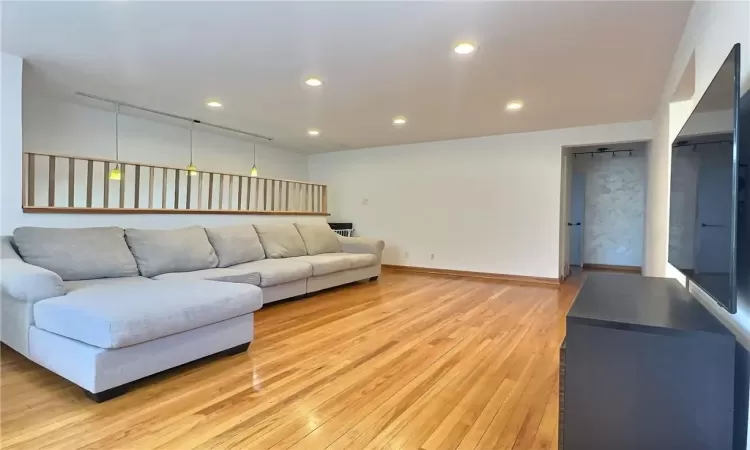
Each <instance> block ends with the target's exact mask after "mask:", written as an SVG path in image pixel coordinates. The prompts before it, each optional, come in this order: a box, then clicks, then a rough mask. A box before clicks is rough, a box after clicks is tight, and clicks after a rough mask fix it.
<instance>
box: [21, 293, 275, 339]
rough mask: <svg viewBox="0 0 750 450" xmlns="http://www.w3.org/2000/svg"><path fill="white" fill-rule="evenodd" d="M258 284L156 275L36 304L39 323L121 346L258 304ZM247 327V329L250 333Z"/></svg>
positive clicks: (253, 308) (196, 325)
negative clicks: (170, 278)
mask: <svg viewBox="0 0 750 450" xmlns="http://www.w3.org/2000/svg"><path fill="white" fill-rule="evenodd" d="M262 303H263V301H262V291H261V290H260V288H258V287H256V286H250V285H246V284H237V283H219V282H215V281H202V280H198V281H189V282H186V281H154V282H150V283H144V284H122V285H118V286H116V287H113V286H92V287H88V288H84V289H79V290H75V291H73V292H71V293H69V294H67V295H63V296H61V297H55V298H51V299H47V300H43V301H40V302H37V303H36V304H34V321H35V325H36V327H37V328H40V329H43V330H46V331H49V332H50V333H55V334H59V335H61V336H65V337H67V338H70V339H75V340H78V341H81V342H84V343H86V344H89V345H93V346H95V347H99V348H120V347H127V346H129V345H135V344H140V343H142V342H147V341H152V340H154V339H158V338H161V337H164V336H169V335H172V334H177V333H181V332H183V331H188V330H193V329H196V328H200V327H203V326H206V325H210V324H213V323H217V322H221V321H223V320H227V319H231V318H233V317H238V316H241V315H244V314H248V313H251V312H253V311H256V310H258V309H260V307H261V306H262ZM249 332H250V330H248V333H249Z"/></svg>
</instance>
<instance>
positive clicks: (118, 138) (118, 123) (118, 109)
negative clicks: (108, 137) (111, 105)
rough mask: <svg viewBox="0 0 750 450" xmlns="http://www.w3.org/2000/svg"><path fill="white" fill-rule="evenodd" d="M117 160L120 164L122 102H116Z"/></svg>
mask: <svg viewBox="0 0 750 450" xmlns="http://www.w3.org/2000/svg"><path fill="white" fill-rule="evenodd" d="M115 160H117V164H118V165H119V164H120V104H119V103H115Z"/></svg>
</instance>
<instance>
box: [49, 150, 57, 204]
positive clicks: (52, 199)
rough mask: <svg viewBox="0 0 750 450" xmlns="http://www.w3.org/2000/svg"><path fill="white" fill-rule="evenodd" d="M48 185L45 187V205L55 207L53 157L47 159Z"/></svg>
mask: <svg viewBox="0 0 750 450" xmlns="http://www.w3.org/2000/svg"><path fill="white" fill-rule="evenodd" d="M48 183H49V185H48V186H47V205H48V206H55V157H54V156H50V157H49V180H48Z"/></svg>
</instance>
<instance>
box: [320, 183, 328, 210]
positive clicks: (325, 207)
mask: <svg viewBox="0 0 750 450" xmlns="http://www.w3.org/2000/svg"><path fill="white" fill-rule="evenodd" d="M320 212H322V213H325V214H328V186H323V207H322V208H321V211H320Z"/></svg>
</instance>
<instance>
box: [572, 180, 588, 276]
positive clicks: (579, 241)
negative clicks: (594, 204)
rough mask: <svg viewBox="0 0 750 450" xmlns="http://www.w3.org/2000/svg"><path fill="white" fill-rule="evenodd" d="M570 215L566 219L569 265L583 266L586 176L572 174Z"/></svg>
mask: <svg viewBox="0 0 750 450" xmlns="http://www.w3.org/2000/svg"><path fill="white" fill-rule="evenodd" d="M570 196H571V197H570V214H569V218H568V229H569V231H570V233H569V238H568V239H569V241H568V243H569V246H568V249H569V250H570V265H571V266H581V265H583V255H582V251H583V218H584V214H585V211H586V174H585V173H582V172H573V177H572V180H571V183H570Z"/></svg>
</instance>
